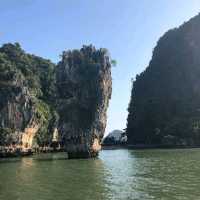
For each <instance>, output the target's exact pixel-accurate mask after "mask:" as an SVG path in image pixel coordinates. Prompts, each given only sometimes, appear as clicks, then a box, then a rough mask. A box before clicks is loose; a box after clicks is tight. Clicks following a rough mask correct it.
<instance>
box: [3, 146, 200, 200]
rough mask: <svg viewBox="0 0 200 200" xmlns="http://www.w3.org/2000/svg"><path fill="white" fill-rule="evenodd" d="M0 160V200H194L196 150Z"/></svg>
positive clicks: (198, 189)
mask: <svg viewBox="0 0 200 200" xmlns="http://www.w3.org/2000/svg"><path fill="white" fill-rule="evenodd" d="M65 157H66V155H65V154H64V153H58V154H43V155H35V156H33V157H26V158H22V159H19V158H17V159H16V158H14V159H3V160H2V159H1V160H0V200H104V199H105V200H132V199H133V200H134V199H138V200H149V199H156V200H176V199H177V200H198V199H199V200H200V149H178V150H103V151H101V152H100V155H99V158H98V159H88V160H84V159H79V160H78V159H77V160H67V159H65Z"/></svg>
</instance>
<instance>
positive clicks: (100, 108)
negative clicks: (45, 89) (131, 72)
mask: <svg viewBox="0 0 200 200" xmlns="http://www.w3.org/2000/svg"><path fill="white" fill-rule="evenodd" d="M57 86H58V101H57V108H58V113H59V116H60V120H59V133H60V134H61V136H62V140H63V141H64V144H65V148H66V151H67V152H68V154H69V157H70V158H73V157H94V156H96V155H97V153H98V151H99V150H100V148H101V147H100V143H101V139H102V138H103V134H104V131H105V127H106V119H107V118H106V111H107V108H108V103H109V99H110V98H111V92H112V81H111V64H110V60H109V56H108V54H107V51H106V50H105V49H100V50H96V49H95V48H94V47H93V46H83V48H82V49H81V50H80V51H77V50H74V51H67V52H64V53H63V56H62V61H61V62H59V64H58V67H57Z"/></svg>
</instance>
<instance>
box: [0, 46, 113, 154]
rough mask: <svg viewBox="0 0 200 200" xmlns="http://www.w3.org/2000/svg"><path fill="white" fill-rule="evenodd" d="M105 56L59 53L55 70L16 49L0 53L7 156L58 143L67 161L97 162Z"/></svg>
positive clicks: (107, 67) (106, 95)
mask: <svg viewBox="0 0 200 200" xmlns="http://www.w3.org/2000/svg"><path fill="white" fill-rule="evenodd" d="M111 85H112V83H111V64H110V60H109V57H108V55H107V52H106V50H103V49H100V50H96V49H95V48H94V47H92V46H88V47H87V46H84V47H83V48H82V49H81V50H80V51H79V50H74V51H68V52H64V53H63V56H62V60H61V61H60V62H59V63H58V65H57V66H56V65H55V64H53V63H51V62H50V61H49V60H46V59H43V58H40V57H37V56H34V55H30V54H26V53H25V52H24V51H23V50H22V49H21V48H20V46H19V44H14V45H13V44H6V45H4V46H3V47H2V48H0V146H1V147H3V149H4V150H5V148H11V149H12V150H11V151H16V150H17V151H27V150H30V149H33V148H34V147H35V148H36V147H37V148H38V147H44V146H50V145H51V144H52V142H56V143H59V144H60V145H61V146H62V147H63V148H65V150H66V151H67V152H68V153H69V156H70V157H92V156H96V155H97V152H98V150H99V149H100V141H101V138H102V137H103V134H104V130H105V126H106V110H107V107H108V102H109V99H110V97H111Z"/></svg>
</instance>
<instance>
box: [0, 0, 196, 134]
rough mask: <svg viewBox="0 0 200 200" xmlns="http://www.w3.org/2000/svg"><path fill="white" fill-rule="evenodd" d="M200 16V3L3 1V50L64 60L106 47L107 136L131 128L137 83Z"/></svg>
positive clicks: (185, 0) (153, 0) (178, 0)
mask: <svg viewBox="0 0 200 200" xmlns="http://www.w3.org/2000/svg"><path fill="white" fill-rule="evenodd" d="M199 12H200V1H199V0H0V19H1V20H0V45H2V44H3V43H7V42H19V43H20V44H21V45H22V47H23V48H24V49H25V50H26V51H27V52H30V53H34V54H36V55H39V56H42V57H45V58H49V59H51V60H52V61H54V62H57V61H58V60H59V55H60V54H61V52H62V51H63V50H66V49H73V48H80V47H81V46H82V45H83V44H93V45H95V46H96V47H97V48H99V47H105V48H107V49H108V50H109V51H110V54H111V56H112V58H113V59H115V60H117V66H116V67H115V68H113V70H112V75H113V94H112V100H111V102H110V107H109V110H108V125H107V130H106V132H109V131H111V130H113V129H123V128H125V127H126V118H127V107H128V103H129V100H130V92H131V79H132V78H135V75H136V74H138V73H140V72H142V71H143V70H144V69H145V68H146V67H147V66H148V63H149V61H150V59H151V55H152V50H153V48H154V46H155V45H156V43H157V41H158V39H159V37H160V36H162V35H163V33H165V32H166V31H167V30H168V29H171V28H174V27H177V26H179V25H180V24H182V23H183V22H184V21H187V20H188V19H190V18H191V17H193V16H194V15H196V14H198V13H199Z"/></svg>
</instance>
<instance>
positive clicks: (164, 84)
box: [127, 15, 200, 146]
mask: <svg viewBox="0 0 200 200" xmlns="http://www.w3.org/2000/svg"><path fill="white" fill-rule="evenodd" d="M199 52H200V15H198V16H196V17H194V18H192V19H191V20H190V21H189V22H186V23H184V24H183V25H182V26H180V27H179V28H175V29H173V30H170V31H168V32H167V33H166V34H164V36H162V37H161V39H160V40H159V41H158V44H157V46H156V47H155V49H154V52H153V57H152V60H151V61H150V63H149V66H148V67H147V68H146V70H145V71H144V72H142V73H141V74H140V75H138V76H136V80H135V82H134V83H133V89H132V94H131V101H130V104H129V109H128V111H129V115H128V120H127V134H128V142H129V144H134V145H147V146H148V145H153V146H155V145H169V146H199V145H200V115H199V109H200V79H199V75H200V56H199Z"/></svg>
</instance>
